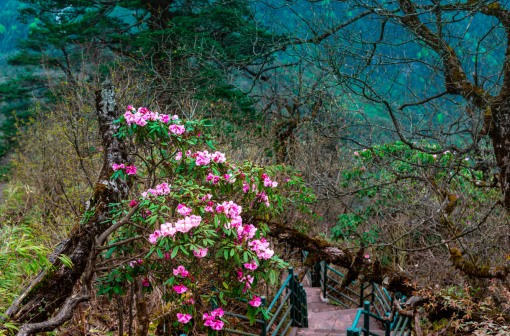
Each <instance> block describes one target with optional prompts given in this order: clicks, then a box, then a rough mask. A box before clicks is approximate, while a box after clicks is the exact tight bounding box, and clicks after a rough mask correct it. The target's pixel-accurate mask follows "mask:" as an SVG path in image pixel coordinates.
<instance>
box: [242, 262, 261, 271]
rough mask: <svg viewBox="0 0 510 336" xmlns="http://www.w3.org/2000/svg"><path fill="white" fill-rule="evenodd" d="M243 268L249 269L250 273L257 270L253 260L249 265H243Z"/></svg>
mask: <svg viewBox="0 0 510 336" xmlns="http://www.w3.org/2000/svg"><path fill="white" fill-rule="evenodd" d="M244 267H245V268H247V269H249V270H250V271H255V270H256V269H257V267H259V266H258V265H257V264H256V263H255V260H253V261H252V262H251V263H249V264H244Z"/></svg>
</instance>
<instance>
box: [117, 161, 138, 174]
mask: <svg viewBox="0 0 510 336" xmlns="http://www.w3.org/2000/svg"><path fill="white" fill-rule="evenodd" d="M112 169H113V171H116V170H117V169H126V173H127V174H128V175H134V174H136V170H137V169H138V168H136V167H135V166H126V165H124V164H120V165H118V164H116V163H114V164H113V165H112Z"/></svg>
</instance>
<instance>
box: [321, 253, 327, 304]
mask: <svg viewBox="0 0 510 336" xmlns="http://www.w3.org/2000/svg"><path fill="white" fill-rule="evenodd" d="M322 276H323V277H324V278H323V279H322V286H323V289H322V290H323V295H324V299H327V298H328V295H327V292H326V289H327V285H326V283H327V282H328V264H327V263H326V262H325V261H324V273H322Z"/></svg>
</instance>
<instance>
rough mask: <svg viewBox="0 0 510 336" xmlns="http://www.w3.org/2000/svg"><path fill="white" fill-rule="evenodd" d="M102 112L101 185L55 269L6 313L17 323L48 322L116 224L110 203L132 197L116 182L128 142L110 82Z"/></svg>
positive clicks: (99, 98)
mask: <svg viewBox="0 0 510 336" xmlns="http://www.w3.org/2000/svg"><path fill="white" fill-rule="evenodd" d="M96 111H97V119H98V124H99V133H100V135H101V140H102V145H103V153H104V157H103V166H102V169H101V172H100V174H99V178H98V181H97V182H96V184H95V185H94V190H93V193H92V196H91V197H90V199H89V200H88V201H87V203H86V210H85V213H84V214H83V216H82V220H81V221H80V222H78V223H76V225H75V226H74V228H73V229H72V231H71V233H70V234H69V236H68V238H67V239H65V240H64V241H62V242H61V243H60V244H59V245H58V246H57V248H56V249H55V251H54V253H53V254H52V256H51V257H50V261H51V262H52V264H53V265H54V268H53V269H49V270H45V271H42V272H41V273H40V274H39V275H38V276H37V278H36V279H34V280H33V281H32V282H31V283H30V285H29V286H28V287H27V288H26V289H25V291H24V292H23V293H22V294H21V295H20V296H19V297H18V298H17V299H16V300H15V301H14V302H13V303H12V305H11V307H9V309H8V310H7V311H6V312H5V315H6V316H7V317H8V318H10V319H11V320H13V321H14V322H18V323H26V322H30V323H38V322H42V321H46V320H47V319H48V318H49V316H50V315H51V314H52V313H53V312H54V311H55V310H56V309H57V308H60V307H61V306H62V304H63V303H64V302H65V301H66V299H67V298H68V297H70V296H71V294H72V291H73V288H74V286H75V284H76V282H77V281H78V279H79V278H80V277H81V275H82V273H83V272H84V270H85V267H86V265H87V262H88V257H89V255H90V253H91V249H92V245H93V242H94V239H95V237H96V236H98V235H100V234H101V233H102V232H104V231H105V230H107V229H108V228H109V227H110V225H111V221H110V214H109V211H110V210H111V209H110V207H109V204H110V203H115V202H118V201H120V200H122V199H125V198H126V197H127V196H128V191H129V185H128V183H127V182H126V181H124V180H120V179H117V180H110V177H111V176H112V174H113V170H112V165H113V164H114V163H116V164H121V163H128V157H127V154H126V150H125V145H124V143H123V141H122V140H121V139H119V138H118V137H114V135H115V134H117V133H119V129H120V124H118V123H114V121H115V120H116V119H118V116H119V113H118V110H117V108H116V103H115V89H114V87H113V85H112V84H111V83H110V82H109V81H105V82H104V83H103V84H102V87H101V90H98V91H96ZM61 254H64V255H66V256H68V257H69V258H70V259H71V260H72V262H73V265H72V267H71V268H69V267H67V266H66V265H64V264H63V263H62V262H61V261H60V260H59V259H58V258H57V257H58V256H60V255H61Z"/></svg>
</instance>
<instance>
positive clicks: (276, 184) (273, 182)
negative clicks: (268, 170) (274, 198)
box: [262, 174, 278, 188]
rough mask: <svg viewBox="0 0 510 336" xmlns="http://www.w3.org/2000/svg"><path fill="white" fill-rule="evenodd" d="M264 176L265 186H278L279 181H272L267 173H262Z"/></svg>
mask: <svg viewBox="0 0 510 336" xmlns="http://www.w3.org/2000/svg"><path fill="white" fill-rule="evenodd" d="M262 178H263V179H264V187H271V188H276V187H277V186H278V182H276V181H271V179H270V178H269V176H267V174H262Z"/></svg>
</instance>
